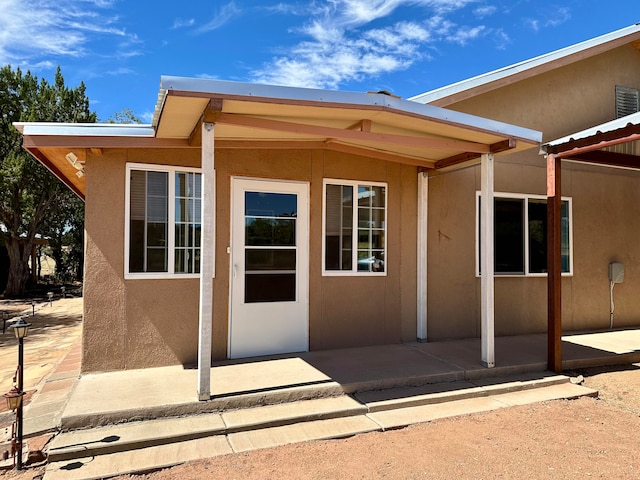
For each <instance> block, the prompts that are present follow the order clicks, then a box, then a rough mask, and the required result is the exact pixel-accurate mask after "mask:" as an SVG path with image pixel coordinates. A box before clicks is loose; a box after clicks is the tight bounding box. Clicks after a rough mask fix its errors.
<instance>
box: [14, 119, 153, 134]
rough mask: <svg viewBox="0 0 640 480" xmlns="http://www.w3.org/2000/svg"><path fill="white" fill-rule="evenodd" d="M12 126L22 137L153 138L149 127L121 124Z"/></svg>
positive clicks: (16, 123)
mask: <svg viewBox="0 0 640 480" xmlns="http://www.w3.org/2000/svg"><path fill="white" fill-rule="evenodd" d="M13 126H14V127H15V128H16V129H17V130H18V131H19V132H20V133H22V134H23V135H52V136H76V137H154V136H155V130H154V129H153V127H152V126H151V125H144V124H137V123H136V124H121V123H54V122H15V123H14V124H13Z"/></svg>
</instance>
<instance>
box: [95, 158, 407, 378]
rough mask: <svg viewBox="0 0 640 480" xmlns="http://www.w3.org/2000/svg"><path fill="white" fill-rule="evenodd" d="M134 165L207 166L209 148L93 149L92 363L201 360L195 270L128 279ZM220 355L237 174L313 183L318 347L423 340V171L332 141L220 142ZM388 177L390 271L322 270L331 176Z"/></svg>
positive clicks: (216, 324)
mask: <svg viewBox="0 0 640 480" xmlns="http://www.w3.org/2000/svg"><path fill="white" fill-rule="evenodd" d="M127 162H135V163H154V164H167V165H180V166H190V167H198V166H199V165H200V151H199V150H198V149H185V150H149V149H135V150H133V149H132V150H122V149H113V150H110V149H105V150H103V151H102V152H101V153H100V154H94V153H91V152H87V163H86V170H87V176H86V180H87V194H86V219H87V221H86V224H85V228H86V258H85V262H86V264H85V328H84V338H83V344H84V348H83V371H85V372H91V371H106V370H119V369H132V368H142V367H152V366H161V365H171V364H193V363H195V362H196V354H197V341H198V301H199V298H198V297H199V281H198V279H177V278H176V279H163V280H140V279H135V280H125V279H124V255H125V251H124V249H125V231H124V222H125V220H124V218H125V217H124V214H125V213H124V212H125V207H126V201H125V176H126V164H127ZM215 162H216V215H217V228H216V270H215V279H214V287H213V292H212V296H213V357H214V359H224V358H226V356H227V338H228V326H229V318H228V312H229V254H228V253H227V247H228V246H229V243H230V228H229V226H230V195H231V178H232V177H233V176H245V177H251V178H269V179H282V180H295V181H304V182H309V184H310V199H311V200H310V202H311V208H310V258H309V345H310V349H311V350H322V349H331V348H340V347H348V346H361V345H376V344H386V343H399V342H401V341H408V340H415V336H416V330H415V328H416V327H415V322H416V320H415V316H416V251H415V250H416V235H417V232H416V216H415V212H416V208H417V206H416V202H417V170H416V168H415V167H410V166H403V165H399V164H394V163H388V162H384V161H379V160H372V159H367V158H362V157H357V156H350V155H346V154H341V153H335V152H330V151H323V150H277V151H276V150H217V151H216V153H215ZM324 178H336V179H349V180H357V181H363V182H366V181H379V182H386V183H387V184H388V186H387V198H388V200H387V201H388V206H387V222H388V224H387V235H388V239H387V266H388V270H387V275H386V276H384V277H362V276H352V277H323V276H322V242H323V241H324V240H323V238H322V209H323V198H322V191H323V179H324Z"/></svg>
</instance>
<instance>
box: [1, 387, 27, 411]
mask: <svg viewBox="0 0 640 480" xmlns="http://www.w3.org/2000/svg"><path fill="white" fill-rule="evenodd" d="M23 396H24V392H21V391H20V390H18V389H17V388H16V387H13V388H12V389H11V390H9V391H8V392H7V393H5V394H4V395H3V397H4V398H5V399H6V400H7V408H8V409H9V410H16V409H17V408H19V407H20V406H21V405H22V397H23Z"/></svg>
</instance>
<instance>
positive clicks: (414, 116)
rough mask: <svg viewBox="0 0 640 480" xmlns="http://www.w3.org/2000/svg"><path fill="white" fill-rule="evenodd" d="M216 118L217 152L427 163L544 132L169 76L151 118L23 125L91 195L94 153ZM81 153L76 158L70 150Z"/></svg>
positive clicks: (161, 138) (507, 146)
mask: <svg viewBox="0 0 640 480" xmlns="http://www.w3.org/2000/svg"><path fill="white" fill-rule="evenodd" d="M203 122H211V123H215V125H216V128H215V146H216V148H217V149H221V148H222V149H224V148H233V149H242V148H245V149H246V148H258V149H264V148H271V149H276V148H296V149H300V148H314V149H317V148H322V149H328V150H336V151H340V152H346V153H351V154H355V155H361V156H364V157H368V158H373V159H381V160H386V161H391V162H397V163H403V164H409V165H415V166H418V167H422V168H424V169H427V170H428V169H447V168H455V167H456V166H459V165H461V164H465V165H466V164H469V163H472V162H475V161H477V159H479V158H480V156H481V155H482V154H484V153H493V154H496V155H498V154H501V153H505V152H508V151H509V152H513V151H520V150H523V149H527V148H531V147H533V146H537V145H539V143H540V141H541V139H542V134H541V133H540V132H538V131H535V130H530V129H526V128H522V127H518V126H514V125H510V124H506V123H502V122H497V121H494V120H489V119H485V118H481V117H477V116H473V115H468V114H464V113H460V112H455V111H451V110H445V109H442V108H439V107H434V106H432V105H421V104H419V103H416V102H411V101H408V100H402V99H400V98H397V97H394V96H391V95H389V94H386V93H355V92H342V91H328V90H316V89H305V88H293V87H280V86H271V85H259V84H249V83H237V82H226V81H218V80H208V79H195V78H183V77H162V79H161V87H160V93H159V95H158V103H157V105H156V109H155V112H154V118H153V123H152V124H151V125H114V124H109V125H104V124H47V123H18V124H16V127H17V128H18V129H19V130H20V131H21V132H22V133H23V135H24V147H25V148H26V149H27V150H28V151H29V152H31V153H32V154H33V155H34V156H35V157H36V158H37V159H38V160H40V161H41V162H42V163H43V164H44V165H45V166H47V168H49V169H50V170H51V171H52V172H53V173H54V174H55V175H56V176H58V177H59V178H61V179H62V180H63V181H64V182H65V183H66V184H67V185H69V186H70V188H72V189H73V190H74V191H75V192H76V193H78V194H79V195H80V196H84V177H83V176H82V175H78V171H79V167H80V166H83V165H84V161H85V160H86V152H87V150H92V151H94V152H96V153H100V151H101V149H106V148H200V145H201V138H200V134H201V125H202V123H203ZM70 152H71V153H73V155H74V156H76V157H77V159H78V163H75V165H74V164H73V163H74V162H72V161H71V160H69V158H68V154H69V153H70Z"/></svg>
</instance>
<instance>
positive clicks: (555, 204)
mask: <svg viewBox="0 0 640 480" xmlns="http://www.w3.org/2000/svg"><path fill="white" fill-rule="evenodd" d="M560 167H561V165H560V158H558V157H556V156H555V155H553V154H552V155H548V156H547V368H548V369H549V370H551V371H553V372H555V373H560V372H562V221H561V213H562V212H561V206H562V192H561V174H560V173H561V168H560Z"/></svg>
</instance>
